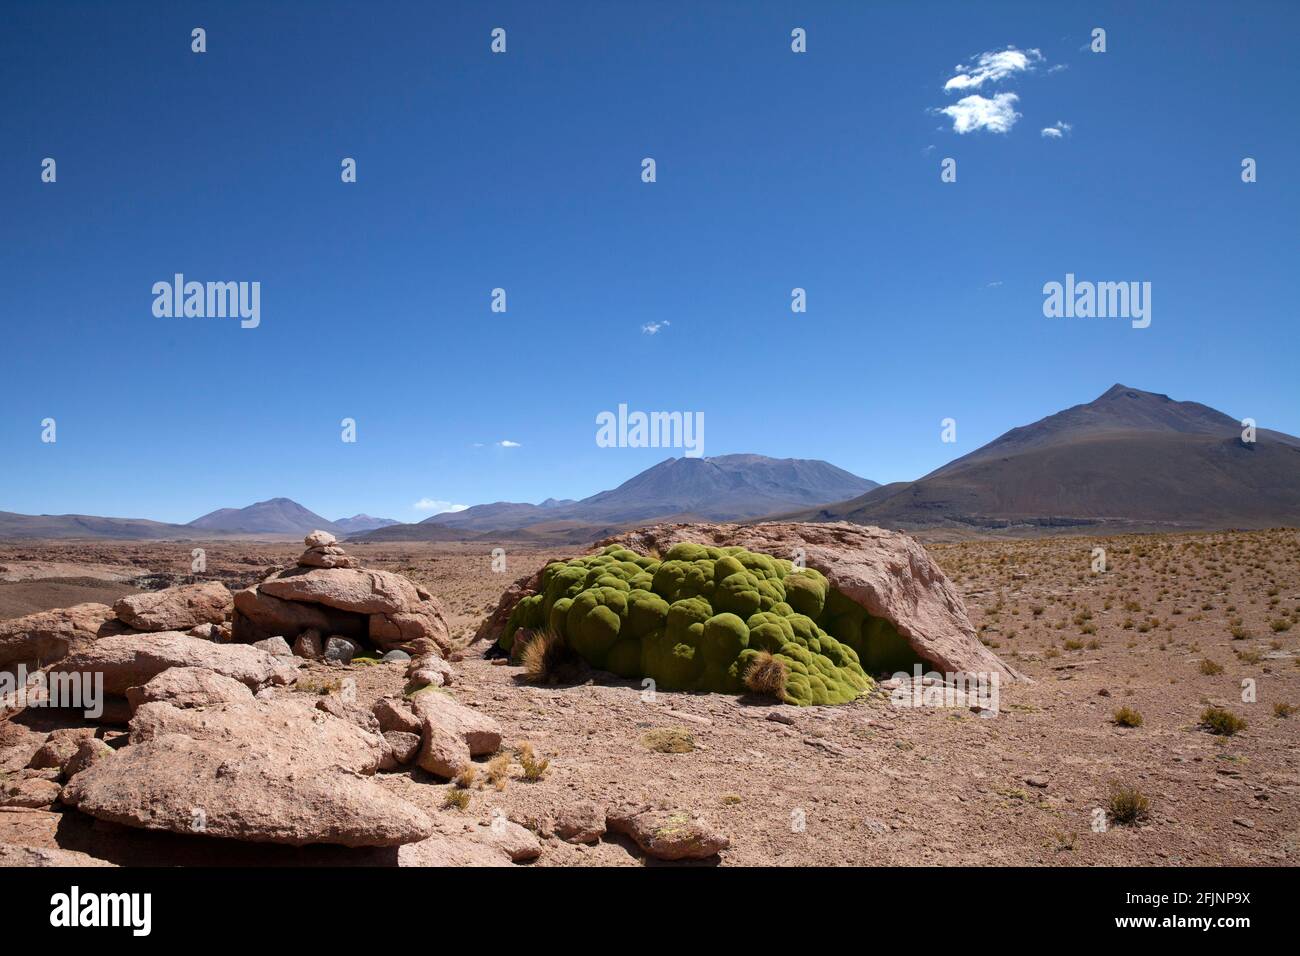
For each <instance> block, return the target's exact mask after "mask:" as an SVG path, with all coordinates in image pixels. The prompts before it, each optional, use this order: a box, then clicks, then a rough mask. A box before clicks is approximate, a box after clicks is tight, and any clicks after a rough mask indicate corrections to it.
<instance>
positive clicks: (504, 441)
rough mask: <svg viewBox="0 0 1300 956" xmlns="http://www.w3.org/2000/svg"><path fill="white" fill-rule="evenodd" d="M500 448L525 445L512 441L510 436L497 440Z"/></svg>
mask: <svg viewBox="0 0 1300 956" xmlns="http://www.w3.org/2000/svg"><path fill="white" fill-rule="evenodd" d="M497 447H498V448H523V447H524V446H523V445H521V444H519V442H517V441H511V440H510V439H509V438H503V439H501V440H500V441H499V442H497Z"/></svg>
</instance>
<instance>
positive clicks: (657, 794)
mask: <svg viewBox="0 0 1300 956" xmlns="http://www.w3.org/2000/svg"><path fill="white" fill-rule="evenodd" d="M200 544H201V545H202V546H203V547H204V548H205V550H206V560H207V569H206V572H205V573H204V574H203V575H200V576H198V577H199V578H201V579H206V580H213V579H215V580H220V581H222V582H224V583H225V584H227V585H228V586H229V587H230V588H232V589H236V588H240V587H245V586H248V585H250V584H253V583H255V582H257V581H258V580H260V579H262V578H263V577H265V576H266V574H267V573H268V572H270V571H271V570H272V569H274V568H275V567H283V566H288V565H291V564H292V562H293V559H294V556H295V554H296V553H297V552H298V551H299V550H300V549H301V545H300V544H299V543H298V542H296V541H287V540H286V541H284V542H247V541H229V540H227V541H220V542H197V541H196V542H141V543H126V542H99V541H97V542H76V541H64V542H20V543H11V544H3V545H0V618H11V617H16V616H19V615H23V614H28V613H32V612H34V611H39V610H44V609H47V608H53V607H67V606H69V605H72V604H76V603H78V602H82V601H97V602H104V603H112V602H113V601H114V600H115V599H116V598H118V597H121V596H123V595H127V594H131V593H135V592H138V591H141V590H150V589H157V588H161V587H166V586H169V585H174V584H181V583H185V582H188V581H191V580H195V578H194V577H193V576H191V574H190V570H189V569H190V562H191V550H192V548H194V547H196V546H199V545H200ZM500 546H501V547H502V548H504V553H505V558H506V563H507V569H506V571H505V572H504V573H501V572H494V571H493V570H492V567H493V555H492V548H493V545H491V544H485V543H480V542H475V543H473V544H444V543H437V544H434V543H406V542H401V543H394V544H383V545H379V544H364V543H358V544H349V545H347V547H348V551H349V553H351V554H353V555H355V556H356V557H357V558H358V559H359V560H360V562H361V563H362V564H364V565H365V566H366V567H372V568H380V569H386V570H390V571H396V572H399V573H401V574H403V575H405V576H407V577H409V578H410V579H411V580H412V581H414V582H416V583H417V584H419V585H422V586H423V587H424V588H426V589H428V591H430V592H432V593H433V594H434V595H436V596H437V597H438V598H439V599H441V601H442V602H443V603H444V605H445V607H446V612H447V618H448V623H449V625H450V628H451V632H452V636H453V638H454V639H455V640H456V641H457V642H459V643H461V644H466V643H467V642H468V641H469V639H470V638H471V637H472V635H473V633H474V630H475V629H476V627H477V626H478V625H479V623H480V622H481V621H482V620H483V619H484V618H485V617H486V616H487V614H488V613H489V612H490V611H491V609H492V608H493V607H494V606H495V605H496V602H497V599H498V598H499V596H500V595H501V593H502V591H503V590H504V589H505V588H506V587H507V585H508V584H509V583H510V582H511V581H513V580H514V579H516V578H517V577H519V576H520V575H522V574H525V573H527V572H529V571H532V570H535V569H536V568H538V567H541V566H542V565H543V564H544V563H545V562H547V561H548V560H550V559H553V558H560V557H569V556H572V555H573V554H574V553H576V550H577V549H573V548H568V549H562V550H561V549H547V550H539V549H530V548H526V547H520V546H518V545H512V544H509V543H503V544H501V545H500ZM927 547H928V549H929V550H930V552H931V554H932V555H933V556H934V558H935V559H936V560H937V562H938V563H939V564H940V566H941V567H942V568H943V570H944V571H945V572H946V573H947V574H948V576H949V577H950V578H951V579H952V580H953V582H954V583H955V585H956V586H957V588H958V590H959V591H960V592H961V594H962V595H963V597H964V599H965V601H966V605H967V608H968V610H969V612H970V616H971V619H972V621H973V622H974V623H975V625H976V626H977V627H978V628H979V632H980V636H981V640H983V641H984V643H985V644H986V645H988V646H989V647H990V648H992V649H994V650H995V651H996V653H997V654H998V655H1000V656H1001V657H1002V658H1003V659H1004V660H1005V661H1007V662H1008V663H1009V664H1011V665H1012V666H1014V667H1015V668H1017V669H1019V670H1020V671H1022V672H1023V673H1024V674H1025V675H1027V676H1028V677H1030V678H1031V679H1032V683H1016V684H1014V685H1011V686H1004V687H1003V688H1002V689H1001V700H1000V708H999V712H998V714H997V715H996V716H994V717H979V716H976V715H975V714H973V713H972V712H971V711H970V710H969V709H967V708H964V707H922V708H899V707H896V706H894V704H893V703H891V701H890V700H889V698H888V696H887V694H885V693H884V692H878V693H876V694H874V695H873V696H871V697H868V698H863V699H861V700H859V701H857V702H855V703H852V704H848V705H844V706H838V707H807V708H795V707H789V706H784V705H780V706H775V707H774V706H754V705H753V703H752V702H747V701H746V700H744V699H743V698H740V699H738V698H735V697H731V696H726V695H721V694H674V693H664V692H660V693H658V694H657V695H656V697H655V699H654V700H653V701H647V700H645V699H643V696H642V693H641V687H640V685H639V684H638V683H635V682H632V681H621V680H618V679H615V678H612V677H609V676H608V675H603V674H593V675H591V676H590V677H589V678H588V679H587V680H586V681H585V682H583V683H579V684H575V685H571V686H563V685H562V686H545V687H536V686H530V685H527V684H525V683H524V682H523V681H522V679H521V677H520V669H519V668H518V667H515V666H511V665H509V664H507V663H505V662H504V661H501V660H495V661H493V660H487V659H485V658H484V657H483V651H484V650H485V648H484V646H483V645H482V644H478V645H474V646H472V647H466V648H465V649H464V650H463V652H461V654H459V655H455V656H459V657H460V658H461V659H460V660H457V661H455V662H454V667H455V684H454V687H453V688H452V690H454V692H455V696H456V697H457V699H459V700H460V701H461V702H462V703H465V704H468V705H469V706H470V707H473V708H476V709H478V710H479V711H481V712H483V713H485V714H488V715H490V716H492V717H494V718H495V719H496V720H497V721H498V722H499V723H500V725H501V726H502V728H503V732H504V739H505V741H506V742H507V744H508V745H509V748H511V749H512V750H513V752H514V753H515V757H514V758H512V759H511V760H510V762H509V764H508V768H507V769H506V770H505V771H504V773H502V772H501V770H500V767H499V765H498V770H497V772H496V773H495V774H494V776H495V779H494V780H489V775H488V773H487V772H486V768H483V769H484V772H482V773H480V774H479V775H478V778H477V779H476V780H473V781H470V782H468V785H467V786H466V785H464V784H465V781H461V784H457V783H456V782H452V783H447V782H444V781H441V780H438V779H437V778H435V777H433V776H430V775H428V774H425V773H424V772H423V771H420V770H418V769H416V770H413V771H410V772H406V773H394V774H382V775H380V776H379V777H378V778H377V779H379V780H380V781H381V782H382V785H383V786H385V787H388V788H392V790H393V792H394V793H395V794H397V795H400V796H401V797H403V798H405V799H406V800H408V801H410V802H412V803H414V804H416V805H417V806H420V807H422V808H424V809H425V810H427V811H428V812H429V813H430V814H431V815H433V816H434V817H435V818H436V820H437V825H438V828H439V831H440V832H443V833H447V834H456V833H461V832H463V831H474V830H476V829H477V828H482V827H487V826H488V825H489V824H490V823H491V821H492V820H493V818H494V817H499V816H502V815H504V816H505V817H506V818H508V819H510V820H512V821H514V822H515V823H518V824H520V825H522V826H523V827H525V828H527V829H529V830H530V831H532V832H533V833H534V834H535V835H536V836H537V837H538V839H539V841H540V845H541V849H542V852H541V854H540V856H539V857H537V859H536V862H535V863H534V864H533V865H541V866H551V865H559V866H565V865H591V864H599V865H619V864H628V865H638V864H642V863H645V862H647V860H646V857H645V856H644V855H643V854H641V853H640V852H639V851H638V848H637V847H636V846H635V844H633V843H632V842H631V841H630V840H628V839H626V838H625V837H622V836H614V835H612V834H610V835H606V836H605V837H604V838H603V839H601V840H599V841H597V842H595V843H592V844H577V843H572V842H568V841H565V840H563V839H560V838H559V837H558V836H557V835H555V828H556V821H557V820H567V819H571V818H573V817H575V816H577V817H581V816H582V814H583V812H584V808H586V810H587V812H590V811H591V807H589V806H588V805H589V804H590V805H594V807H595V809H596V810H597V811H598V810H599V809H602V808H604V807H608V806H611V805H614V804H619V803H627V802H639V803H644V804H649V805H651V806H661V807H663V808H666V809H667V808H672V809H675V810H687V811H690V812H691V813H694V814H697V815H698V816H699V817H701V818H702V819H705V820H707V821H709V822H710V823H711V824H712V825H713V826H714V827H716V829H717V830H718V831H719V832H721V833H722V834H724V835H725V836H726V837H727V839H728V840H729V844H730V845H729V847H728V848H727V849H726V850H724V851H723V852H722V853H721V855H720V856H719V857H717V858H715V859H714V861H713V862H714V863H717V862H721V863H722V864H723V865H772V864H777V865H782V864H784V865H803V864H824V865H835V864H866V865H871V864H880V865H908V864H941V865H942V864H950V865H990V864H992V865H1014V864H1029V865H1034V864H1051V865H1074V864H1078V865H1098V864H1101V865H1110V864H1129V865H1159V864H1173V865H1192V864H1197V865H1217V864H1250V865H1286V864H1291V865H1294V864H1295V862H1296V860H1297V859H1298V858H1300V746H1298V745H1300V713H1296V714H1294V715H1293V714H1292V709H1293V708H1296V707H1300V532H1297V531H1295V530H1290V529H1288V530H1274V531H1251V532H1217V533H1189V534H1171V535H1132V536H1123V537H1111V538H1092V537H1082V536H1079V537H1076V536H1069V537H1050V538H1038V539H1031V540H1009V539H1000V540H999V539H985V540H966V541H956V542H930V543H929V544H928V545H927ZM1097 548H1102V549H1104V551H1105V562H1106V570H1105V571H1104V572H1098V571H1095V570H1094V566H1095V561H1096V557H1097V552H1096V551H1095V549H1097ZM498 563H499V562H498ZM347 677H351V678H353V679H354V682H355V683H354V686H355V689H356V694H357V699H358V702H359V703H360V704H362V705H363V706H366V707H368V706H369V705H370V704H371V703H372V702H373V701H374V700H377V699H378V698H380V697H383V696H385V695H400V694H401V692H402V688H403V684H404V682H405V681H404V669H403V667H402V666H401V665H399V664H350V665H339V664H327V663H322V662H311V663H308V664H307V665H306V667H305V669H304V671H303V672H302V674H301V676H300V677H299V680H298V683H297V685H296V686H297V690H296V691H295V693H306V694H316V695H324V696H327V695H329V694H331V693H337V692H338V689H339V687H340V684H341V682H342V680H343V679H345V678H347ZM1252 689H1253V694H1252V692H1251V691H1252ZM1252 696H1253V699H1252ZM1209 707H1220V708H1223V709H1226V710H1227V711H1229V712H1231V713H1233V714H1235V715H1237V716H1238V717H1241V718H1243V719H1244V721H1245V726H1244V728H1242V729H1240V730H1238V731H1237V732H1236V733H1232V734H1221V733H1212V732H1210V730H1209V729H1207V728H1206V727H1204V726H1203V725H1202V718H1203V714H1204V712H1205V711H1206V709H1207V708H1209ZM1122 708H1126V709H1127V711H1128V715H1127V716H1128V722H1129V723H1133V722H1135V721H1134V720H1133V717H1132V715H1134V714H1136V715H1138V716H1139V717H1140V726H1121V725H1120V722H1117V720H1116V715H1117V713H1118V712H1119V711H1121V709H1122ZM50 720H51V723H50V725H49V727H44V726H35V725H33V727H32V730H33V731H44V730H47V729H51V728H52V727H54V726H57V725H58V724H57V719H56V718H50ZM523 742H528V743H529V744H531V748H532V751H533V753H534V754H535V755H537V758H538V759H539V760H549V765H548V766H547V767H546V769H545V771H544V772H543V773H542V774H541V776H540V779H536V780H531V781H530V780H528V779H525V776H526V775H525V773H524V771H523V769H522V766H521V763H520V761H519V759H518V750H517V749H516V748H517V747H518V745H520V744H522V743H523ZM6 745H7V744H6ZM663 751H682V752H663ZM508 752H509V751H508ZM1117 786H1118V787H1123V788H1130V789H1129V795H1130V796H1132V795H1133V791H1136V792H1137V795H1139V796H1141V797H1145V798H1146V799H1147V800H1148V801H1149V806H1148V807H1147V809H1146V813H1145V816H1144V818H1141V819H1139V820H1137V821H1136V822H1134V823H1133V824H1124V823H1117V822H1114V821H1113V814H1112V813H1111V812H1110V811H1111V809H1112V804H1111V801H1112V800H1113V799H1114V791H1115V788H1116V787H1117ZM453 791H459V794H458V795H456V796H449V794H452V793H453ZM462 804H463V806H462ZM1099 810H1100V811H1102V812H1101V813H1100V815H1099V813H1098V811H1099ZM1099 819H1104V820H1105V821H1106V822H1105V824H1104V825H1100V826H1099V825H1098V820H1099ZM0 843H13V844H22V845H26V846H38V847H51V848H53V847H62V848H64V849H72V850H82V851H85V852H88V853H91V854H92V855H94V856H97V857H100V858H103V859H107V860H109V861H111V862H116V863H121V864H139V863H200V862H202V863H214V862H217V863H219V862H231V863H235V862H256V863H259V864H261V865H268V864H275V863H277V862H283V863H286V864H288V863H320V864H325V865H328V864H347V863H379V864H383V863H388V862H396V851H395V850H348V849H344V848H324V847H308V848H304V849H294V848H290V847H277V846H249V845H247V844H238V843H231V842H228V841H216V842H214V841H212V840H209V839H204V838H200V837H188V836H175V835H171V834H163V833H148V832H141V831H138V830H128V829H127V828H124V827H119V826H116V825H114V824H108V823H102V822H96V821H93V820H91V819H89V818H87V817H83V816H81V815H80V814H77V813H74V812H62V813H59V812H52V811H46V810H30V811H13V812H0Z"/></svg>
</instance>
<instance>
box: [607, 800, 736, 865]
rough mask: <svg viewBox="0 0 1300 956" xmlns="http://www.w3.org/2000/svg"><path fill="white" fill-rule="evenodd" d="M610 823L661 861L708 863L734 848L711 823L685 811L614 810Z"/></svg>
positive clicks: (616, 831) (632, 808)
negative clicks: (729, 848)
mask: <svg viewBox="0 0 1300 956" xmlns="http://www.w3.org/2000/svg"><path fill="white" fill-rule="evenodd" d="M606 822H607V823H608V825H609V829H610V830H612V831H613V832H615V833H622V834H624V835H625V836H628V837H631V838H632V840H633V841H634V842H635V843H636V845H637V846H639V847H640V848H641V849H642V850H643V851H644V852H645V854H646V855H647V856H652V857H654V858H655V859H657V860H707V859H708V858H710V857H713V856H717V855H718V854H719V853H720V852H722V851H723V850H725V849H727V847H729V846H730V845H731V841H729V840H728V839H727V838H726V837H725V836H724V835H723V834H722V833H720V832H718V830H716V829H715V828H714V827H713V826H712V825H711V824H709V823H707V822H706V821H704V820H702V819H701V818H700V817H698V816H696V815H695V814H694V813H690V812H689V811H685V810H657V809H652V808H650V807H626V808H621V809H618V810H613V811H611V812H610V814H609V816H608V818H607V821H606Z"/></svg>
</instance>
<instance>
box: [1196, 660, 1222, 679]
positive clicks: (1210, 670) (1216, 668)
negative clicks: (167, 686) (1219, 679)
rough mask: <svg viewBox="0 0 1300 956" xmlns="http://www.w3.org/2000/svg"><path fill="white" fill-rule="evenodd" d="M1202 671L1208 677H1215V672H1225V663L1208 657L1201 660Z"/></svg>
mask: <svg viewBox="0 0 1300 956" xmlns="http://www.w3.org/2000/svg"><path fill="white" fill-rule="evenodd" d="M1201 673H1202V674H1204V675H1205V676H1206V677H1213V676H1214V675H1215V674H1222V673H1223V665H1222V664H1220V663H1218V662H1217V661H1212V660H1210V659H1209V658H1208V657H1207V658H1205V659H1204V660H1202V661H1201Z"/></svg>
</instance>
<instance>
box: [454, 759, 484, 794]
mask: <svg viewBox="0 0 1300 956" xmlns="http://www.w3.org/2000/svg"><path fill="white" fill-rule="evenodd" d="M477 780H478V768H477V767H475V766H474V765H473V764H470V765H469V766H468V767H465V768H463V769H462V770H461V772H460V773H458V774H456V777H455V779H454V780H453V781H452V783H454V784H455V785H456V786H457V787H459V788H460V789H461V790H471V789H473V787H474V783H475V781H477Z"/></svg>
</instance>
